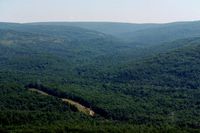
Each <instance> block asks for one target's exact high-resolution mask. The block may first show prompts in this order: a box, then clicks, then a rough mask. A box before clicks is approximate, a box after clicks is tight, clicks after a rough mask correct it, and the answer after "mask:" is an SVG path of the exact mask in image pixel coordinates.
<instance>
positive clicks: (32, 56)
mask: <svg viewBox="0 0 200 133" xmlns="http://www.w3.org/2000/svg"><path fill="white" fill-rule="evenodd" d="M199 27H200V22H199V21H195V22H177V23H169V24H128V23H107V22H103V23H101V22H96V23H94V22H40V23H25V24H18V23H0V99H3V100H0V132H66V131H68V132H199V131H200V107H199V103H200V101H199V95H200V82H199V81H200V79H199V76H200V69H199V68H200V60H199V58H200V28H199ZM30 88H34V89H37V90H39V91H44V92H45V93H48V94H50V95H51V96H45V95H41V94H39V93H36V92H32V91H30V90H29V89H30ZM52 96H53V97H52ZM59 98H68V99H70V100H72V101H75V102H78V103H79V104H81V105H83V106H84V107H87V108H91V109H92V110H94V112H95V116H94V117H91V116H88V115H86V114H84V113H82V112H81V111H79V110H78V109H77V108H76V106H73V105H71V104H66V103H63V102H62V101H61V100H60V99H59Z"/></svg>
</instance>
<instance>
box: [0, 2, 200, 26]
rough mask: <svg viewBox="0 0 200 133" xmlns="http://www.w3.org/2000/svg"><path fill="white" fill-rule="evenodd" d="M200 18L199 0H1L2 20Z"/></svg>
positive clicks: (0, 12) (126, 20) (149, 21)
mask: <svg viewBox="0 0 200 133" xmlns="http://www.w3.org/2000/svg"><path fill="white" fill-rule="evenodd" d="M190 20H200V0H0V21H4V22H5V21H6V22H36V21H117V22H132V23H152V22H156V23H163V22H172V21H190Z"/></svg>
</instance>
